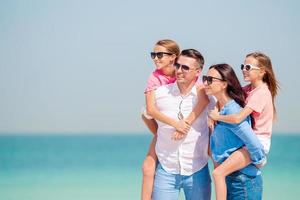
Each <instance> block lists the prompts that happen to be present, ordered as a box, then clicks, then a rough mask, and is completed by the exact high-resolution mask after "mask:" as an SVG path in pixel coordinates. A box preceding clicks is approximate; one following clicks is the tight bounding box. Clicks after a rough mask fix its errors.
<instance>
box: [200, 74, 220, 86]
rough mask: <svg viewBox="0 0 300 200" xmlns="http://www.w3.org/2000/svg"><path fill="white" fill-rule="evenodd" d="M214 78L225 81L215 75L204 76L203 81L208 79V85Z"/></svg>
mask: <svg viewBox="0 0 300 200" xmlns="http://www.w3.org/2000/svg"><path fill="white" fill-rule="evenodd" d="M214 79H216V80H219V81H224V80H223V79H221V78H217V77H213V76H202V82H203V83H205V81H206V82H207V85H210V84H212V82H213V80H214Z"/></svg>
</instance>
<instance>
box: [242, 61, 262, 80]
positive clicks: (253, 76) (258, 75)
mask: <svg viewBox="0 0 300 200" xmlns="http://www.w3.org/2000/svg"><path fill="white" fill-rule="evenodd" d="M246 65H250V66H253V68H250V69H249V70H246V67H245V68H244V69H243V70H242V72H243V76H244V80H245V81H247V82H255V81H257V80H262V78H263V75H264V73H265V72H264V69H262V68H259V66H258V62H257V60H256V59H255V58H253V57H251V56H249V57H246V59H245V61H244V66H246Z"/></svg>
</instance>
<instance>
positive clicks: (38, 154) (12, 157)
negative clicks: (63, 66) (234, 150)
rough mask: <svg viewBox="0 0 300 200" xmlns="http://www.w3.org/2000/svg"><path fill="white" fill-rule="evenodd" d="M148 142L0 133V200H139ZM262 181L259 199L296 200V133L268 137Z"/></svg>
mask: <svg viewBox="0 0 300 200" xmlns="http://www.w3.org/2000/svg"><path fill="white" fill-rule="evenodd" d="M150 142H151V135H150V134H149V133H144V134H143V133H141V134H125V133H124V134H109V133H107V134H84V133H82V134H76V135H67V134H65V135H64V134H60V135H58V134H47V135H45V134H15V135H10V134H6V135H5V134H1V135H0V200H102V199H103V200H104V199H105V200H139V199H140V191H141V180H142V171H141V165H142V162H143V159H144V157H145V155H146V153H147V150H148V147H149V144H150ZM210 169H212V165H211V163H210ZM263 181H264V183H263V190H264V192H263V199H266V200H287V199H291V200H294V199H300V134H299V135H297V134H291V135H289V134H273V137H272V147H271V151H270V154H269V156H268V163H267V165H266V166H265V167H264V168H263ZM212 193H214V192H212ZM179 199H184V195H183V192H181V195H180V198H179ZM212 199H215V196H214V194H213V195H212Z"/></svg>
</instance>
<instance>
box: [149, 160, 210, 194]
mask: <svg viewBox="0 0 300 200" xmlns="http://www.w3.org/2000/svg"><path fill="white" fill-rule="evenodd" d="M181 188H183V190H184V195H185V198H186V199H187V200H210V196H211V179H210V175H209V170H208V166H207V165H206V166H205V167H204V168H202V169H201V170H199V171H197V172H195V173H194V174H192V175H190V176H183V175H180V174H170V173H168V172H166V171H165V170H164V169H163V168H162V167H161V165H160V163H158V165H157V168H156V174H155V179H154V188H153V194H152V199H153V200H173V199H174V200H178V198H179V192H180V189H181Z"/></svg>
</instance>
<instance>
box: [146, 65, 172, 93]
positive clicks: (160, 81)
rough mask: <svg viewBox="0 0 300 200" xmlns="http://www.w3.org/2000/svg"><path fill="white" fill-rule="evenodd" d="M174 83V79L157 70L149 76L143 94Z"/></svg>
mask: <svg viewBox="0 0 300 200" xmlns="http://www.w3.org/2000/svg"><path fill="white" fill-rule="evenodd" d="M175 81H176V77H170V76H166V75H165V74H164V73H163V72H162V71H161V70H158V69H157V70H155V71H154V72H152V74H151V75H150V76H149V78H148V81H147V85H146V89H145V93H146V92H149V91H152V90H156V89H157V88H158V87H160V86H162V85H167V84H170V83H174V82H175Z"/></svg>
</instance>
